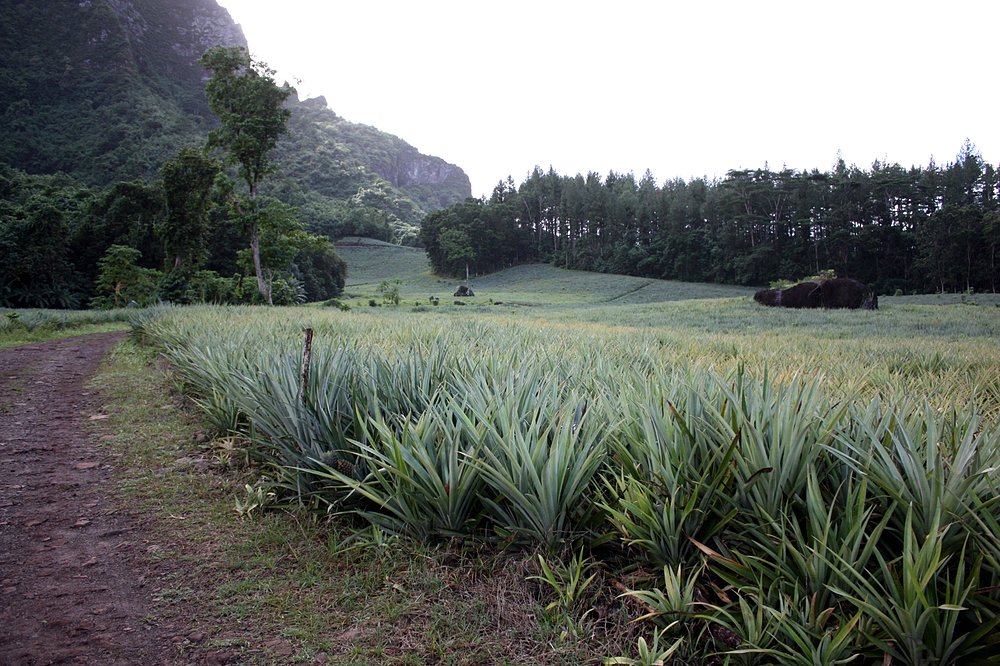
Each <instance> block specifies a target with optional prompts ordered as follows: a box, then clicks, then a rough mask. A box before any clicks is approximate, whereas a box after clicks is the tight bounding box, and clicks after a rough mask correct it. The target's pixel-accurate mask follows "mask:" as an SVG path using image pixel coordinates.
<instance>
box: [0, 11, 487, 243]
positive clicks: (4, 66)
mask: <svg viewBox="0 0 1000 666" xmlns="http://www.w3.org/2000/svg"><path fill="white" fill-rule="evenodd" d="M45 4H46V7H45V10H44V11H40V9H39V7H38V4H37V3H33V2H27V1H24V0H13V1H11V2H8V3H4V4H3V6H2V7H0V49H2V50H3V52H4V53H5V54H7V57H5V59H4V61H3V62H2V63H0V100H4V102H5V104H3V105H2V106H0V122H2V123H3V125H4V126H5V127H7V128H9V131H8V132H5V133H4V134H5V136H3V137H0V162H6V163H7V164H9V165H10V166H12V167H14V168H16V169H19V170H22V171H25V172H26V173H29V174H52V173H57V172H63V173H66V174H69V175H71V176H73V177H75V178H77V179H78V180H80V181H82V182H84V183H86V184H88V185H91V186H101V187H103V186H107V185H110V184H112V183H114V182H118V181H124V180H132V179H135V178H143V179H153V178H156V177H157V176H158V173H159V168H160V166H161V165H162V164H163V162H164V161H166V160H167V159H169V158H170V157H172V156H173V155H175V154H176V152H177V150H179V149H180V148H182V147H193V146H201V145H203V144H204V140H205V137H206V136H207V133H208V131H209V130H210V129H211V127H213V126H214V125H215V123H216V120H215V118H214V117H213V116H212V114H211V113H210V112H209V110H208V105H207V101H206V99H205V95H204V83H205V81H206V80H207V77H208V75H207V72H205V70H204V69H203V68H202V67H201V66H200V64H198V62H197V61H198V58H199V57H200V56H201V54H202V53H204V52H205V51H206V50H208V48H211V47H212V46H218V45H222V46H241V47H244V48H246V47H247V46H248V45H247V41H246V38H245V36H244V35H243V31H242V28H241V27H240V26H239V24H237V23H236V22H235V21H234V20H233V18H232V16H231V15H230V14H229V12H228V11H227V10H226V9H225V8H223V7H221V6H220V5H219V4H218V3H217V2H215V0H77V1H70V0H51V1H50V2H46V3H45ZM290 106H291V109H292V112H293V118H292V121H291V122H290V124H289V133H288V135H286V136H285V137H283V139H282V141H281V143H280V144H279V149H278V150H277V151H276V154H275V159H276V162H277V165H278V168H279V174H278V176H277V177H276V180H277V181H279V182H278V183H276V185H275V187H274V188H273V189H274V194H275V195H276V196H278V197H279V198H285V199H287V200H290V201H289V202H290V203H302V202H303V201H305V202H306V203H307V204H308V206H307V209H306V211H305V212H304V214H303V215H304V217H305V218H307V219H304V221H305V222H306V223H307V224H308V225H310V226H311V227H314V228H317V230H318V231H320V232H324V233H328V234H330V235H336V234H337V233H339V232H340V231H342V228H341V227H343V225H344V224H345V220H347V219H348V218H349V217H351V216H352V215H353V216H355V217H357V216H358V215H360V216H361V217H365V215H368V217H371V215H372V214H376V213H377V215H376V217H379V216H381V217H379V219H380V220H381V221H380V224H384V225H385V226H386V227H392V228H393V229H395V230H396V232H397V234H398V233H399V230H400V228H404V227H412V226H414V225H418V224H419V222H420V220H421V219H422V218H423V216H424V215H425V214H426V213H427V212H430V211H432V210H436V209H437V208H442V207H445V206H447V205H450V204H451V203H455V202H457V201H461V200H463V199H464V198H466V197H468V196H470V195H471V184H470V182H469V179H468V176H467V175H466V174H465V173H464V171H462V170H461V168H460V167H458V166H456V165H454V164H449V163H448V162H446V161H444V160H442V159H441V158H438V157H434V156H431V155H424V154H422V153H420V152H419V151H418V150H417V149H416V148H414V147H413V146H411V145H410V144H408V143H407V142H406V141H405V140H403V139H401V138H400V137H396V136H394V135H391V134H388V133H386V132H382V131H381V130H378V129H376V128H373V127H369V126H366V125H360V124H356V123H349V122H347V121H346V120H344V119H342V118H340V117H339V116H337V115H336V113H335V112H334V111H333V110H331V109H329V108H328V107H327V105H326V99H325V98H322V97H319V98H313V99H310V100H304V101H299V100H298V99H295V100H292V101H291V102H290ZM324 146H325V147H326V148H332V149H329V150H325V149H323V147H324ZM314 149H316V150H317V151H318V152H317V154H315V155H309V154H308V153H309V152H310V151H313V150H314ZM303 165H306V166H308V169H309V170H308V171H303V169H302V168H301V167H302V166H303ZM302 183H307V184H308V186H307V187H303V186H302ZM309 190H311V191H309ZM371 192H375V193H377V196H372V195H370V193H371ZM296 198H297V199H299V200H300V201H296ZM359 211H360V212H359ZM365 211H368V212H367V213H365Z"/></svg>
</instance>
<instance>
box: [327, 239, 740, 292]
mask: <svg viewBox="0 0 1000 666" xmlns="http://www.w3.org/2000/svg"><path fill="white" fill-rule="evenodd" d="M337 253H338V254H339V255H340V256H341V257H342V258H343V259H344V261H345V262H347V284H346V288H345V291H346V295H347V299H348V300H350V299H359V301H360V302H361V303H364V302H366V301H367V300H368V299H369V298H373V297H375V296H376V290H377V288H378V285H379V284H380V283H381V282H382V281H383V280H401V281H402V286H401V289H400V293H401V295H402V296H403V298H404V299H405V300H411V299H414V298H415V299H417V301H418V302H419V301H426V299H428V298H429V297H430V296H437V297H438V298H440V299H442V302H446V303H451V302H452V294H453V293H454V291H455V289H456V288H457V287H458V285H459V284H461V283H462V282H464V281H463V280H460V279H455V278H443V277H440V276H436V275H433V274H432V273H431V269H430V263H429V262H428V261H427V255H426V254H425V253H424V251H423V250H419V249H416V248H411V247H401V246H398V245H390V244H388V243H383V242H381V241H376V240H372V239H369V238H346V239H343V240H341V241H340V242H338V243H337ZM470 282H471V285H472V287H473V289H474V290H475V292H476V296H475V297H474V298H469V299H466V300H465V301H464V302H466V303H468V304H469V305H473V304H487V305H490V304H492V303H496V302H498V301H499V302H501V303H502V304H504V305H506V306H509V307H514V308H517V307H519V306H535V305H549V306H574V305H604V304H606V305H633V304H648V303H662V302H668V301H682V300H691V299H701V298H732V297H734V296H749V295H751V294H752V293H753V289H750V288H747V287H737V286H732V285H716V284H702V283H694V282H671V281H667V280H651V279H649V278H639V277H631V276H627V275H612V274H606V273H591V272H587V271H573V270H566V269H563V268H556V267H554V266H551V265H549V264H539V263H535V264H524V265H521V266H514V267H512V268H508V269H506V270H503V271H499V272H497V273H491V274H489V275H484V276H473V277H472V279H471V280H470Z"/></svg>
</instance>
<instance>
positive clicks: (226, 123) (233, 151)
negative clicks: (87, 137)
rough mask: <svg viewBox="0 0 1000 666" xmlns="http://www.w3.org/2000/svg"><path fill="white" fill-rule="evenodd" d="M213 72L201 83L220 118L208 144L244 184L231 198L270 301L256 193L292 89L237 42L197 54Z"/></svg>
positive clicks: (284, 123)
mask: <svg viewBox="0 0 1000 666" xmlns="http://www.w3.org/2000/svg"><path fill="white" fill-rule="evenodd" d="M201 64H202V65H203V66H204V67H205V68H206V69H209V70H211V71H212V77H211V78H210V79H209V81H208V84H207V85H206V86H205V93H206V94H207V96H208V106H209V108H210V109H212V112H213V113H215V114H216V115H217V116H218V117H219V121H220V123H221V124H220V126H219V127H218V128H217V129H215V130H213V131H212V132H211V133H210V134H209V137H208V147H209V148H221V149H223V150H225V151H226V155H227V161H228V162H229V163H231V164H236V165H237V166H238V167H239V175H240V178H242V179H243V181H244V182H245V183H246V186H247V190H248V192H247V199H246V201H244V202H240V201H239V200H238V199H234V204H235V205H234V208H235V209H236V213H237V216H238V217H239V219H240V221H241V224H242V225H243V226H244V228H245V230H246V232H247V234H248V235H249V237H250V252H251V255H252V257H253V266H254V273H255V275H256V278H257V289H258V290H259V291H260V294H261V296H263V297H264V300H265V301H267V302H268V304H272V303H273V301H272V299H271V285H270V283H269V282H268V280H267V279H265V276H264V269H263V266H262V264H261V254H260V239H261V222H262V221H263V220H266V218H267V216H266V215H261V211H260V210H259V207H258V205H257V192H258V188H259V187H260V183H261V181H262V180H263V179H264V176H266V175H267V174H269V173H271V172H272V171H274V165H273V164H272V162H271V159H270V154H271V151H272V150H273V149H274V147H275V146H276V145H277V144H278V139H279V138H280V137H281V135H282V134H284V133H285V132H286V131H287V129H288V118H289V116H291V111H289V110H288V109H286V108H285V107H284V102H285V100H286V99H288V97H289V96H290V95H291V94H292V93H293V92H294V89H293V88H292V87H291V86H289V85H288V84H287V83H286V84H284V85H282V86H279V85H277V84H276V83H275V82H274V70H272V69H269V68H268V66H267V65H266V64H265V63H263V62H261V61H259V60H255V59H253V58H251V57H250V54H249V53H247V52H246V50H244V49H243V48H240V47H228V48H227V47H221V46H220V47H216V48H214V49H211V50H210V51H208V52H207V53H206V54H205V55H204V56H202V58H201Z"/></svg>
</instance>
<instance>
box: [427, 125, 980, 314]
mask: <svg viewBox="0 0 1000 666" xmlns="http://www.w3.org/2000/svg"><path fill="white" fill-rule="evenodd" d="M997 194H998V175H997V170H996V168H994V167H993V166H992V165H991V164H989V163H988V162H986V161H985V160H984V159H983V158H982V156H981V155H980V154H979V152H978V151H977V149H976V147H975V145H974V144H973V143H972V142H971V141H966V143H965V144H964V145H963V146H962V147H961V149H960V151H959V153H958V155H957V157H956V158H955V160H954V161H952V162H950V163H948V164H946V165H945V166H939V165H937V164H936V163H935V162H934V160H933V159H931V160H930V162H929V164H928V165H927V166H925V167H910V168H904V167H902V166H900V165H899V164H883V163H880V162H876V163H875V164H873V165H872V166H871V167H870V168H869V169H862V168H858V167H857V166H853V165H852V166H848V165H847V164H846V163H845V162H844V160H843V159H841V158H840V157H839V156H838V159H837V162H836V163H835V165H834V166H833V168H832V169H831V170H830V171H827V172H821V171H819V170H817V169H813V170H811V171H808V172H806V171H796V170H792V169H788V168H782V169H781V170H779V171H775V170H772V169H770V168H768V167H767V166H766V165H765V167H764V168H761V169H755V170H731V171H729V172H728V173H727V174H726V176H725V177H724V178H722V179H720V180H708V179H705V178H696V179H693V180H688V181H685V180H682V179H675V180H669V181H667V182H666V183H664V184H663V185H662V186H658V185H657V182H656V180H655V179H654V177H653V176H652V174H650V173H649V172H648V171H647V172H646V173H645V174H644V175H643V177H642V178H640V179H639V180H638V181H637V180H636V178H635V176H634V175H633V174H624V175H623V174H618V173H614V172H612V173H609V174H608V175H607V176H606V177H604V178H601V176H600V175H599V174H597V173H593V172H591V173H589V174H587V175H586V176H582V175H579V174H578V175H576V176H573V177H570V176H563V175H560V174H558V173H556V172H555V171H554V170H553V169H551V168H550V169H549V171H548V172H544V171H543V170H542V169H541V168H539V167H536V168H535V170H534V171H533V172H532V173H531V174H530V175H529V176H528V177H527V179H526V180H525V181H524V182H522V183H521V184H520V185H517V186H515V184H514V181H513V179H511V178H509V177H508V178H507V180H506V181H501V182H500V183H499V184H498V185H497V186H496V187H495V188H494V190H493V193H492V195H491V196H490V197H489V198H485V197H484V198H482V199H467V200H466V201H465V202H463V203H459V204H455V205H453V206H451V207H449V208H446V209H443V210H440V211H436V212H433V213H431V214H429V215H428V216H427V217H426V218H425V220H424V222H423V225H422V229H421V240H422V242H423V244H424V246H425V247H426V249H427V253H428V256H429V258H430V260H431V263H432V265H433V266H434V269H435V270H436V271H437V272H440V273H444V274H450V275H455V276H461V275H465V273H466V270H468V271H469V272H471V273H473V274H483V273H489V272H492V271H494V270H498V269H501V268H504V267H507V266H510V265H514V264H517V263H522V262H527V261H546V262H551V263H553V264H555V265H557V266H562V267H566V268H573V269H580V270H589V271H599V272H606V273H622V274H627V275H634V276H641V277H649V278H660V279H668V280H684V281H697V282H716V283H728V284H740V285H766V284H768V283H770V282H774V281H777V280H794V279H797V278H800V277H803V276H807V275H815V274H818V273H819V272H820V271H823V270H833V271H835V272H836V274H837V275H842V276H850V277H853V278H856V279H859V280H862V281H864V282H866V283H868V284H870V285H872V286H873V287H874V288H875V289H876V291H877V292H878V293H882V294H890V295H892V294H896V293H917V292H919V293H931V292H958V291H963V292H964V291H975V292H980V291H991V292H995V291H996V290H997V287H998V283H1000V273H998V266H997V246H998V245H1000V211H998V205H997Z"/></svg>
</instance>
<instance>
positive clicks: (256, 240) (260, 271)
mask: <svg viewBox="0 0 1000 666" xmlns="http://www.w3.org/2000/svg"><path fill="white" fill-rule="evenodd" d="M250 251H251V252H252V253H253V270H254V273H255V274H256V275H257V290H258V291H260V295H261V296H263V297H264V300H265V301H267V304H268V305H274V302H273V301H272V300H271V285H269V284H268V283H267V280H265V279H264V267H263V266H262V265H261V263H260V227H259V226H257V224H256V223H254V224H253V226H251V227H250Z"/></svg>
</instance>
